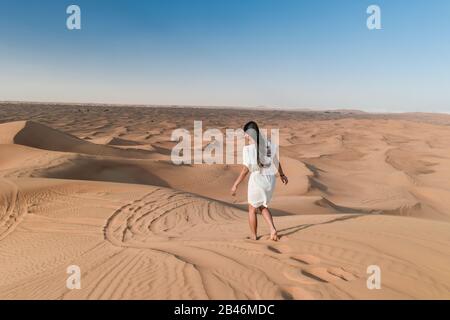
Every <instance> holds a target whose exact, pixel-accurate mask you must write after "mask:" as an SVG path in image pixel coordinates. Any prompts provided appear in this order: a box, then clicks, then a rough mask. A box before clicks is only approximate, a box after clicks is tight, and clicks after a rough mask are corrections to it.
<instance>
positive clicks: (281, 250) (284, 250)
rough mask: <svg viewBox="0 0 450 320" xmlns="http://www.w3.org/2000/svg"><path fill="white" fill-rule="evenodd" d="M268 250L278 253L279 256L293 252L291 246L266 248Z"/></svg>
mask: <svg viewBox="0 0 450 320" xmlns="http://www.w3.org/2000/svg"><path fill="white" fill-rule="evenodd" d="M266 248H267V249H268V250H270V251H272V252H275V253H278V254H282V253H289V252H292V249H291V247H290V246H287V245H275V246H267V247H266Z"/></svg>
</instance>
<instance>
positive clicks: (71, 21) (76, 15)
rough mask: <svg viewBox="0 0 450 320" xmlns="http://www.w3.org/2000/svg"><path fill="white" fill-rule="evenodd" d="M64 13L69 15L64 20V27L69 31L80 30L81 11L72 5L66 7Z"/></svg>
mask: <svg viewBox="0 0 450 320" xmlns="http://www.w3.org/2000/svg"><path fill="white" fill-rule="evenodd" d="M66 13H67V14H68V15H69V16H68V17H67V20H66V26H67V29H69V30H81V9H80V7H79V6H77V5H75V4H72V5H70V6H68V7H67V10H66Z"/></svg>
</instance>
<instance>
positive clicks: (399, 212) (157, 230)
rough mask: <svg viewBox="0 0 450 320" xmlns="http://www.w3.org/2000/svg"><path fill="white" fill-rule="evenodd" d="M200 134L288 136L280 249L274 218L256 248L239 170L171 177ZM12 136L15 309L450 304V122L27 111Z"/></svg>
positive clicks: (6, 224) (9, 200)
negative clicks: (75, 275)
mask: <svg viewBox="0 0 450 320" xmlns="http://www.w3.org/2000/svg"><path fill="white" fill-rule="evenodd" d="M194 120H202V121H203V127H204V129H205V128H219V129H221V130H224V129H225V128H236V127H239V126H240V125H241V124H243V123H245V122H246V121H248V120H256V121H257V122H258V123H259V124H260V126H261V127H264V128H271V127H273V128H279V129H280V154H281V161H282V163H283V166H284V170H285V172H286V174H287V175H288V176H289V179H290V183H289V185H288V186H286V187H284V186H282V185H281V184H280V183H279V185H278V186H277V189H276V192H275V195H274V199H273V203H272V206H273V213H274V215H275V216H276V217H275V223H276V225H277V227H278V228H279V231H280V232H279V233H280V235H281V241H279V242H271V241H269V240H268V230H267V228H266V226H265V224H264V223H263V221H262V219H261V218H260V223H259V225H260V235H261V239H259V240H258V241H252V240H249V239H248V238H246V236H247V235H248V226H247V220H246V219H247V214H246V185H243V186H242V187H241V188H240V190H239V192H238V195H237V197H236V198H233V197H231V196H230V192H229V188H230V187H231V185H232V183H233V181H234V179H235V178H236V176H237V174H238V173H239V170H240V167H239V165H206V164H205V165H186V166H176V165H174V164H172V162H171V160H170V151H171V148H172V147H173V145H174V143H173V142H171V141H170V136H171V132H172V130H173V129H175V128H187V129H189V130H190V129H192V126H193V121H194ZM0 122H1V123H0V269H1V270H2V272H1V273H0V298H1V299H5V298H11V299H179V298H181V299H235V298H242V299H378V298H386V299H404V298H406V299H414V298H425V299H429V298H435V299H449V298H450V268H448V266H449V265H450V250H449V249H448V248H449V247H450V213H449V212H450V200H449V199H450V184H449V183H448V181H450V154H449V148H450V147H449V146H450V121H448V118H447V116H445V115H437V114H426V115H421V114H404V115H402V114H395V115H382V114H377V115H373V114H369V113H361V112H356V111H344V110H335V111H332V112H329V111H327V112H312V111H280V110H276V111H261V110H259V111H254V110H253V111H252V110H240V111H239V112H237V111H236V110H226V109H220V108H218V109H207V108H202V109H198V108H197V109H193V108H175V107H174V108H163V107H160V108H158V107H154V108H143V107H120V106H106V105H96V106H90V105H48V106H47V105H40V104H31V105H27V104H23V103H15V104H0ZM70 265H78V266H80V268H81V271H82V289H81V290H69V289H67V288H66V286H65V283H66V279H67V277H68V274H67V273H66V269H67V267H68V266H70ZM370 265H378V266H380V268H381V270H382V289H381V290H369V289H368V288H367V286H366V280H367V276H368V275H367V272H366V271H367V267H368V266H370Z"/></svg>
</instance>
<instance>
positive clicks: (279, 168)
mask: <svg viewBox="0 0 450 320" xmlns="http://www.w3.org/2000/svg"><path fill="white" fill-rule="evenodd" d="M278 173H279V174H280V179H281V181H282V182H283V183H284V184H288V182H289V180H288V178H287V177H286V175H285V174H284V172H283V168H282V167H281V162H280V161H279V160H278Z"/></svg>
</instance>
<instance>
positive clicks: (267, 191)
mask: <svg viewBox="0 0 450 320" xmlns="http://www.w3.org/2000/svg"><path fill="white" fill-rule="evenodd" d="M244 132H245V136H246V137H249V138H251V140H252V141H253V143H252V144H250V145H247V146H245V147H244V149H243V153H242V157H243V164H244V167H243V168H242V171H241V174H240V175H239V177H238V178H237V179H236V182H235V183H234V185H233V187H232V188H231V194H232V195H233V196H234V195H236V191H237V188H238V186H239V184H240V183H241V182H242V181H243V180H244V179H245V177H246V176H247V174H248V173H249V172H250V178H249V181H248V204H249V205H248V221H249V225H250V231H251V233H252V237H251V238H252V239H253V240H257V239H258V237H257V223H258V222H257V218H256V213H257V212H258V211H260V213H261V214H262V215H263V217H264V219H265V220H266V222H267V224H268V225H269V228H270V239H271V240H273V241H278V240H279V238H278V234H277V229H276V228H275V225H274V223H273V218H272V214H271V213H270V211H269V208H268V205H269V202H270V200H271V199H272V193H273V190H274V188H275V175H276V174H277V172H278V173H279V175H280V178H281V181H282V182H283V183H284V184H287V183H288V178H287V177H286V175H285V174H284V173H283V169H282V168H281V163H280V162H279V160H278V155H277V153H276V151H277V146H276V145H275V144H273V143H271V142H270V141H267V140H266V138H265V137H264V136H263V135H262V134H261V133H260V132H259V128H258V125H257V124H256V122H254V121H250V122H249V123H247V124H246V125H245V126H244Z"/></svg>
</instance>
